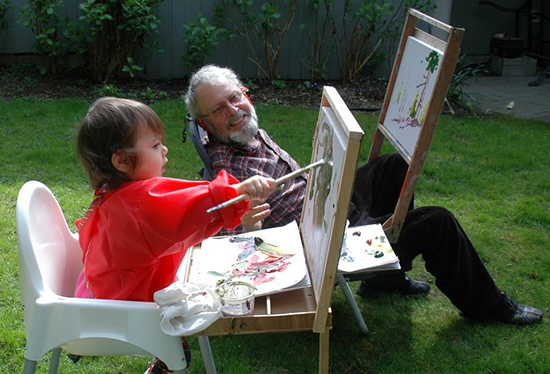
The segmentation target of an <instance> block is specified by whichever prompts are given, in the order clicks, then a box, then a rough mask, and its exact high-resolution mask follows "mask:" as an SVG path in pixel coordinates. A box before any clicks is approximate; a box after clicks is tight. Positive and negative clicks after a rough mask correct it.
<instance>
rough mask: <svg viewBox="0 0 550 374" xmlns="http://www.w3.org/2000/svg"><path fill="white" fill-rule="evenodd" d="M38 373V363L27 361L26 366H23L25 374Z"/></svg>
mask: <svg viewBox="0 0 550 374" xmlns="http://www.w3.org/2000/svg"><path fill="white" fill-rule="evenodd" d="M35 371H36V361H31V360H29V359H25V365H24V366H23V374H34V372H35Z"/></svg>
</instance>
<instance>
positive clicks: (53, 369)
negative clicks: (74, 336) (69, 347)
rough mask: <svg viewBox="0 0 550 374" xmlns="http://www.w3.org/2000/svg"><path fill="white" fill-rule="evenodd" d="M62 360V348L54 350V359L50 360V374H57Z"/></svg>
mask: <svg viewBox="0 0 550 374" xmlns="http://www.w3.org/2000/svg"><path fill="white" fill-rule="evenodd" d="M60 358H61V348H54V349H53V350H52V357H51V359H50V369H49V370H48V374H57V370H58V369H59V359H60Z"/></svg>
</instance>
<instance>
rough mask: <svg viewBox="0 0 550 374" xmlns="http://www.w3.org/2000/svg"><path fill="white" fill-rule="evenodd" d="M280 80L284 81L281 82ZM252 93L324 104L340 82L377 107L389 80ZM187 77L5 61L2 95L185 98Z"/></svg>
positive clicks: (352, 103)
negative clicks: (102, 74) (52, 71)
mask: <svg viewBox="0 0 550 374" xmlns="http://www.w3.org/2000/svg"><path fill="white" fill-rule="evenodd" d="M277 83H280V82H277ZM247 84H248V85H249V86H250V87H249V88H250V91H249V95H250V97H251V99H252V100H253V101H254V103H255V104H274V105H286V106H297V107H318V106H319V104H320V99H321V93H322V87H323V86H324V85H329V86H333V87H335V88H336V89H337V90H338V92H339V93H340V95H341V96H342V98H343V100H344V101H345V103H346V104H347V105H348V107H349V108H350V109H363V110H376V109H378V108H379V107H380V106H381V103H382V101H383V100H384V95H385V93H386V87H387V82H386V81H385V80H383V79H375V78H362V79H361V80H359V81H357V82H353V83H347V84H343V83H341V82H334V81H330V82H319V83H313V84H311V83H309V82H304V81H284V82H282V84H280V85H273V84H271V83H261V82H254V81H252V82H251V83H249V82H248V81H247ZM186 88H187V79H163V80H146V79H130V78H126V79H123V78H117V79H115V80H113V81H112V82H110V83H109V84H108V85H105V84H101V83H95V82H92V81H90V80H89V79H88V78H87V76H86V74H85V73H84V72H81V71H80V72H79V71H69V72H67V73H64V74H61V75H59V76H55V77H53V76H47V75H41V74H40V73H39V72H38V71H37V69H36V67H35V66H24V65H14V66H11V67H2V66H0V100H9V99H15V98H34V99H59V98H84V99H88V100H90V101H93V100H95V99H96V98H97V97H100V96H119V97H127V98H132V99H136V100H141V101H145V102H147V101H156V100H164V99H171V100H174V99H175V100H181V98H182V94H183V93H184V92H185V90H186Z"/></svg>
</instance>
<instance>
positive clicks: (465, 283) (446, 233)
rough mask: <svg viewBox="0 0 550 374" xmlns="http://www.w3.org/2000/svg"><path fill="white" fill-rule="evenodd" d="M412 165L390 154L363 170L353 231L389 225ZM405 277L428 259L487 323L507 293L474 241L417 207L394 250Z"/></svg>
mask: <svg viewBox="0 0 550 374" xmlns="http://www.w3.org/2000/svg"><path fill="white" fill-rule="evenodd" d="M407 169H408V164H407V163H406V162H405V161H404V160H403V159H402V158H401V156H400V155H399V154H386V155H383V156H381V157H379V158H378V159H376V160H374V161H373V162H371V163H368V164H366V165H364V166H362V167H360V168H359V169H358V170H357V176H356V180H355V187H354V192H353V196H352V203H351V206H350V214H349V221H350V225H351V226H357V225H365V224H372V223H383V222H384V221H385V220H386V219H388V218H389V217H390V216H391V214H392V213H393V211H394V210H395V206H396V204H397V200H398V197H399V193H400V191H401V186H402V184H403V181H404V178H405V174H406V172H407ZM392 246H393V248H394V250H395V253H396V254H397V256H398V257H399V262H400V263H401V268H402V269H403V271H408V270H411V268H412V261H413V259H414V258H415V257H416V256H418V255H422V258H423V259H424V261H425V264H426V270H427V271H428V272H430V273H431V274H432V275H433V276H434V277H435V279H436V286H437V287H438V288H439V289H440V290H441V291H442V292H443V293H444V294H445V295H446V296H447V297H448V298H449V299H450V300H451V302H452V303H453V304H454V305H455V306H456V307H457V308H458V309H460V310H461V311H462V312H463V313H464V314H465V315H468V316H471V317H474V318H475V317H482V316H485V315H487V314H489V313H491V312H492V311H493V309H494V308H495V307H496V306H497V304H498V302H499V301H500V298H501V297H502V296H501V292H500V290H499V289H498V287H497V286H496V285H495V283H494V281H493V279H492V277H491V275H490V274H489V272H488V271H487V269H486V268H485V265H484V264H483V262H482V261H481V259H480V258H479V255H478V254H477V252H476V250H475V248H474V246H473V244H472V243H471V241H470V239H469V238H468V236H467V235H466V233H465V232H464V230H463V229H462V227H461V226H460V224H459V223H458V221H457V220H456V218H455V217H454V215H453V214H452V213H451V212H449V211H448V210H446V209H445V208H442V207H437V206H429V207H423V208H416V209H415V208H414V202H411V205H410V207H409V211H408V212H407V216H406V218H405V222H404V225H403V228H402V230H401V234H400V236H399V240H398V242H397V243H395V244H393V245H392Z"/></svg>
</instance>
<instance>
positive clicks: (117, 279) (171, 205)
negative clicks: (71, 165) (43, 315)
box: [75, 98, 275, 372]
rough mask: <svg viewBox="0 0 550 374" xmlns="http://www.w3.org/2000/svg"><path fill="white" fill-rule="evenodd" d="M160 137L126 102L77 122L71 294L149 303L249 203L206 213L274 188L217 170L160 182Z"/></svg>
mask: <svg viewBox="0 0 550 374" xmlns="http://www.w3.org/2000/svg"><path fill="white" fill-rule="evenodd" d="M164 138H165V133H164V127H163V124H162V122H161V120H160V118H159V117H158V116H157V114H156V113H155V112H154V111H153V110H152V109H150V108H149V107H148V106H146V105H144V104H141V103H139V102H136V101H132V100H125V99H117V98H102V99H99V100H97V101H96V102H95V103H94V104H93V105H92V106H91V108H90V110H89V111H88V114H87V115H86V117H85V118H84V119H83V120H82V122H81V123H80V126H79V129H78V135H77V154H78V157H79V159H80V161H81V163H82V165H83V167H84V170H85V171H86V172H87V174H88V177H89V181H90V184H91V186H92V188H94V189H95V190H96V192H95V195H94V199H93V202H92V203H91V205H90V208H89V209H88V212H86V214H85V216H84V217H83V218H81V219H79V220H78V221H77V227H78V232H79V242H80V246H81V248H82V251H83V263H84V269H83V271H82V273H81V274H80V277H79V280H78V284H77V287H76V290H75V296H76V297H88V298H98V299H118V300H136V301H153V294H154V293H155V291H158V290H160V289H163V288H165V287H167V286H168V285H170V284H171V283H172V282H173V281H174V279H175V277H176V272H177V271H178V268H179V267H180V264H181V261H182V259H183V257H184V255H185V253H186V251H187V249H188V248H189V247H190V246H192V245H195V244H198V243H200V242H201V241H202V240H204V239H205V238H208V237H210V236H213V235H215V234H216V233H217V232H218V231H219V230H220V229H221V228H222V227H226V228H234V227H235V226H237V225H238V224H239V223H240V220H241V218H242V216H243V215H244V214H245V213H246V212H247V211H248V208H249V202H247V201H243V202H239V203H237V204H234V205H231V206H229V207H227V208H224V209H220V210H218V211H215V212H213V213H211V214H207V213H206V210H207V209H208V208H211V207H213V206H216V205H218V204H220V203H222V202H224V201H226V200H229V199H231V198H233V197H236V196H238V195H240V194H245V193H246V194H248V195H249V196H250V198H251V200H253V201H254V200H263V199H265V198H267V196H268V195H269V194H270V193H271V192H272V191H273V190H274V188H275V181H274V180H273V179H270V178H267V179H266V178H263V177H253V178H250V179H248V180H246V181H244V182H242V183H239V182H238V181H237V180H236V179H235V178H233V177H232V176H230V175H229V174H228V173H226V172H225V171H223V172H221V173H220V174H219V175H218V176H217V177H216V178H215V179H214V180H213V181H212V182H206V181H186V180H181V179H172V178H164V177H162V174H163V173H164V171H165V169H164V167H165V165H166V162H167V161H168V159H167V158H166V154H167V152H168V149H167V148H166V146H164V144H163V141H164ZM151 372H153V371H151Z"/></svg>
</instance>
